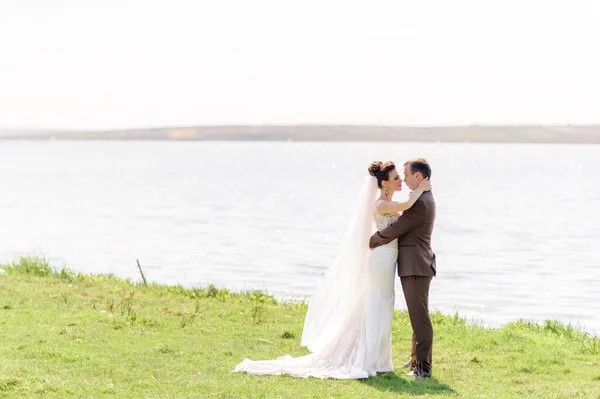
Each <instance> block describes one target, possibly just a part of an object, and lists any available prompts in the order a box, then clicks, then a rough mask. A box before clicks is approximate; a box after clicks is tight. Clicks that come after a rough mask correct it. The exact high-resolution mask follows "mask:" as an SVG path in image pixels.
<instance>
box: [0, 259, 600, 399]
mask: <svg viewBox="0 0 600 399" xmlns="http://www.w3.org/2000/svg"><path fill="white" fill-rule="evenodd" d="M0 268H2V269H4V270H5V273H4V274H0V342H1V344H0V397H1V398H28V397H43V398H69V397H74V398H75V397H76V398H103V397H117V398H404V397H434V396H435V397H440V398H443V397H463V398H523V397H531V398H596V399H598V398H600V340H599V339H598V338H593V337H590V336H588V335H586V334H583V333H581V332H579V331H577V330H576V329H574V328H571V327H569V326H564V325H562V324H560V323H556V322H547V323H546V324H544V325H536V324H529V323H524V322H515V323H511V324H509V325H506V326H504V327H502V328H497V329H486V328H482V327H480V326H474V325H468V324H467V323H465V321H464V320H463V319H461V318H459V317H458V316H457V315H454V316H445V315H442V314H440V313H435V314H433V315H432V319H433V323H434V328H435V343H434V370H433V372H434V378H432V379H431V380H424V381H416V380H414V379H412V378H410V377H404V376H403V375H402V373H403V372H404V370H399V369H398V370H397V371H396V373H386V374H381V375H379V376H377V377H375V378H371V379H367V380H351V381H334V380H318V379H314V378H309V379H306V380H303V379H295V378H291V377H288V376H252V375H246V374H238V373H232V372H231V370H233V368H234V367H235V365H236V364H237V363H239V362H240V361H242V360H243V358H244V357H249V358H252V359H271V358H275V357H278V356H281V355H284V354H288V353H289V354H291V355H293V356H297V355H304V354H306V353H307V351H306V349H305V348H302V347H300V337H301V335H302V323H303V320H304V314H305V312H306V305H304V304H281V303H277V302H276V301H275V300H274V299H273V298H272V297H270V296H268V295H265V294H263V293H261V292H248V293H243V294H235V293H232V292H230V291H228V290H226V289H217V288H215V287H213V286H210V287H207V288H203V289H185V288H183V287H180V286H175V287H170V286H160V285H149V286H140V285H135V284H132V283H131V282H129V281H126V280H122V279H118V278H115V277H114V276H111V275H100V276H90V275H82V274H77V273H73V272H71V271H69V270H67V269H62V270H56V269H54V268H52V267H51V266H50V265H49V264H48V262H46V261H45V260H44V259H41V258H23V259H20V260H19V261H18V262H16V263H13V264H10V265H2V266H0ZM410 337H411V330H410V326H409V321H408V316H407V314H406V313H405V312H396V314H395V318H394V324H393V342H394V361H395V363H396V365H397V366H400V365H402V364H403V363H404V362H405V361H406V360H407V354H408V351H409V345H410Z"/></svg>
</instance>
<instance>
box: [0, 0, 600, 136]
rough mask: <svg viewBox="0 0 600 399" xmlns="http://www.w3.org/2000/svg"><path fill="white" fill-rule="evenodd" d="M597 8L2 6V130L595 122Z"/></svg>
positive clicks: (469, 3)
mask: <svg viewBox="0 0 600 399" xmlns="http://www.w3.org/2000/svg"><path fill="white" fill-rule="evenodd" d="M598 48H600V1H598V0H556V1H555V0H488V1H484V0H412V1H404V0H298V1H295V0H294V1H289V0H189V1H185V0H164V1H159V0H97V1H91V0H63V1H58V0H0V127H39V128H91V129H106V128H123V127H146V126H164V125H196V124H295V123H335V124H394V125H464V124H568V123H571V124H595V123H600V72H599V71H600V51H599V50H598Z"/></svg>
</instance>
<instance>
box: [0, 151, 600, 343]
mask: <svg viewBox="0 0 600 399" xmlns="http://www.w3.org/2000/svg"><path fill="white" fill-rule="evenodd" d="M415 156H422V157H425V158H427V160H428V161H429V162H430V164H431V165H432V168H433V178H432V182H433V185H434V195H435V198H436V202H437V207H438V209H437V220H436V226H435V231H434V237H433V247H434V250H435V252H436V253H437V261H438V277H437V278H436V279H434V281H433V283H432V286H431V295H430V301H431V308H432V309H438V310H441V311H442V312H444V313H454V312H455V311H458V312H459V314H462V315H464V316H467V317H469V318H471V319H475V320H478V321H481V322H483V323H484V324H486V325H498V324H503V323H506V322H509V321H514V320H517V319H519V318H524V319H531V320H535V321H543V320H546V319H556V320H561V321H563V322H570V323H573V324H575V325H577V326H580V327H582V328H585V329H586V330H588V331H590V332H596V333H597V334H598V333H600V209H598V206H599V205H600V184H599V183H600V146H595V145H585V146H578V145H535V144H469V143H464V144H441V143H292V142H287V143H285V142H58V141H47V142H41V141H39V142H35V141H34V142H26V141H23V142H2V141H0V261H10V260H13V259H15V258H17V257H18V256H21V255H28V254H36V253H37V254H44V255H45V256H47V257H48V258H50V260H51V261H52V262H53V263H54V264H55V265H57V266H62V265H66V266H69V267H71V268H73V269H76V270H79V271H84V272H93V273H105V272H112V273H115V274H116V275H118V276H122V277H127V278H132V279H135V280H139V274H138V273H139V272H138V270H137V266H136V259H139V260H140V263H141V264H142V267H143V268H144V270H145V273H146V276H147V277H148V278H149V279H150V280H153V281H157V282H162V283H168V284H177V283H181V284H183V285H185V286H202V285H207V284H209V283H213V284H216V285H217V286H222V287H228V288H232V289H236V290H239V289H251V288H260V289H266V290H268V291H269V292H270V293H272V294H274V295H276V296H278V297H285V298H289V297H294V298H306V297H309V296H310V294H311V292H312V290H313V288H314V287H315V284H316V282H317V280H318V279H319V277H320V276H321V275H322V273H323V272H324V271H325V270H326V269H327V267H328V266H329V265H330V263H331V262H332V261H333V259H334V257H335V255H336V251H337V248H338V243H339V240H340V238H341V237H342V235H343V233H344V231H345V229H346V227H347V222H348V217H349V215H350V214H351V212H352V206H353V203H354V198H355V195H356V193H357V190H358V188H359V187H360V184H361V181H362V176H363V175H364V174H365V173H366V168H367V166H368V164H369V163H370V162H371V161H372V160H376V159H379V160H384V161H385V160H389V159H391V160H394V161H396V162H397V163H399V164H402V163H403V161H404V160H406V159H407V158H411V157H415ZM403 193H404V194H406V193H405V192H403ZM400 195H402V193H400V194H398V196H399V197H400ZM0 278H1V276H0ZM396 289H397V295H396V302H397V307H398V308H403V307H404V299H403V296H402V294H401V291H400V289H401V287H400V284H399V281H397V284H396Z"/></svg>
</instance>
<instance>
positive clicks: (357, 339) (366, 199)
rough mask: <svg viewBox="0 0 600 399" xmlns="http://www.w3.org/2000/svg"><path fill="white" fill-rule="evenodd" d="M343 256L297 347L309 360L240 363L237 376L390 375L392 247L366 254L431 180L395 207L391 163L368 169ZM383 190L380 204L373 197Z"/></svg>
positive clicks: (313, 302)
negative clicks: (374, 239)
mask: <svg viewBox="0 0 600 399" xmlns="http://www.w3.org/2000/svg"><path fill="white" fill-rule="evenodd" d="M369 174H370V175H371V177H369V176H367V177H365V181H364V183H363V187H362V189H361V192H360V194H359V196H358V201H357V204H356V209H355V211H354V215H353V217H352V219H351V221H350V225H349V227H348V230H347V232H346V235H345V236H344V239H343V243H342V247H341V249H340V252H339V254H338V256H337V258H336V260H335V261H334V263H333V265H332V266H331V267H330V268H329V270H328V271H327V273H326V274H325V276H323V278H322V280H321V281H320V283H319V286H318V288H317V290H316V292H315V293H314V294H313V296H312V297H311V299H310V301H309V303H308V311H307V313H306V319H305V321H304V331H303V332H302V341H301V344H302V346H306V347H307V348H308V349H309V350H310V352H311V353H310V354H308V355H306V356H301V357H296V358H294V357H291V356H289V355H286V356H282V357H280V358H278V359H275V360H260V361H253V360H250V359H244V361H243V362H242V363H240V364H238V365H237V366H236V368H235V370H234V372H246V373H249V374H289V375H291V376H294V377H303V378H306V377H316V378H336V379H348V378H368V377H370V376H374V375H376V373H377V372H386V371H393V369H394V367H393V365H392V345H391V327H392V319H393V316H394V280H395V275H394V274H395V268H396V258H397V256H398V246H397V241H396V240H394V241H392V242H391V243H389V244H387V245H384V246H381V247H378V248H376V249H374V250H373V251H370V250H369V246H368V243H369V237H370V235H371V230H372V225H373V222H375V225H376V227H377V229H378V230H382V229H384V228H385V227H387V226H388V225H389V224H391V223H392V222H394V221H395V220H396V219H397V218H398V216H399V213H398V212H401V211H404V210H406V209H408V208H410V207H411V206H412V205H414V203H415V201H416V200H417V199H418V198H419V196H420V195H421V194H422V193H423V192H424V191H427V190H431V185H430V183H429V181H428V180H424V181H423V182H422V183H421V185H420V186H419V187H418V188H417V189H416V190H415V191H413V192H411V193H410V195H409V196H408V198H407V199H406V200H404V201H399V202H397V201H392V197H393V195H394V193H395V192H396V191H400V190H402V179H401V178H400V175H399V174H398V171H397V170H396V166H395V165H394V163H393V162H385V163H382V162H381V161H376V162H373V163H372V164H371V165H370V166H369ZM378 189H380V192H379V197H377V190H378Z"/></svg>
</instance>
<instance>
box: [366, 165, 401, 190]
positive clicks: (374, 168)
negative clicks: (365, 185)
mask: <svg viewBox="0 0 600 399" xmlns="http://www.w3.org/2000/svg"><path fill="white" fill-rule="evenodd" d="M394 169H396V165H395V164H394V163H393V162H392V161H387V162H385V163H383V162H381V161H374V162H371V165H369V174H370V175H371V176H373V177H376V178H377V186H379V188H381V182H382V181H387V180H388V179H389V178H390V172H391V171H392V170H394Z"/></svg>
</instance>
